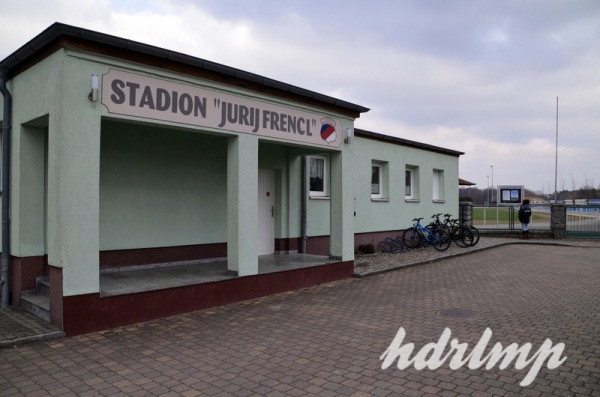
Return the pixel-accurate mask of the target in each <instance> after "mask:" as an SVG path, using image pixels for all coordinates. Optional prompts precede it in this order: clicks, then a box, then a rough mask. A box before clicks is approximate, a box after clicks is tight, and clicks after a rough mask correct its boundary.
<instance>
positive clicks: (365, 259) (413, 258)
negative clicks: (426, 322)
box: [354, 236, 600, 277]
mask: <svg viewBox="0 0 600 397" xmlns="http://www.w3.org/2000/svg"><path fill="white" fill-rule="evenodd" d="M508 244H534V245H537V244H546V245H560V246H570V247H596V248H600V240H599V239H595V240H593V239H590V240H586V239H568V240H554V239H530V240H519V239H515V238H500V237H485V236H482V237H481V239H480V240H479V242H478V243H477V244H476V245H475V246H474V247H467V248H461V247H459V246H457V245H456V244H452V245H450V247H449V248H448V249H447V250H446V251H442V252H440V251H436V250H435V249H434V248H433V247H430V246H423V247H420V248H416V249H408V250H401V251H398V252H391V253H386V252H383V253H382V252H379V253H376V254H372V255H362V256H361V255H357V257H356V258H355V270H354V275H355V276H357V277H366V276H371V275H374V274H379V273H383V272H386V271H389V270H396V269H399V268H402V267H408V266H414V265H420V264H423V263H428V262H434V261H437V260H441V259H445V258H448V257H454V256H460V255H465V254H470V253H472V252H477V251H480V250H485V249H488V248H491V247H497V246H501V245H508Z"/></svg>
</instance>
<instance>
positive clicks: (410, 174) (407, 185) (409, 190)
mask: <svg viewBox="0 0 600 397" xmlns="http://www.w3.org/2000/svg"><path fill="white" fill-rule="evenodd" d="M404 198H405V199H406V200H419V167H418V166H415V165H407V166H406V169H405V172H404Z"/></svg>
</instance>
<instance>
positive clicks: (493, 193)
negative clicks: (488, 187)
mask: <svg viewBox="0 0 600 397" xmlns="http://www.w3.org/2000/svg"><path fill="white" fill-rule="evenodd" d="M490 167H492V201H494V166H493V165H490Z"/></svg>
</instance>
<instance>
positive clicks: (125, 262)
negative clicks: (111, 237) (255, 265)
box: [100, 243, 227, 269]
mask: <svg viewBox="0 0 600 397" xmlns="http://www.w3.org/2000/svg"><path fill="white" fill-rule="evenodd" d="M226 256H227V243H218V244H198V245H184V246H177V247H158V248H139V249H126V250H113V251H100V268H101V269H106V268H117V267H123V266H137V265H148V264H154V263H165V262H184V261H193V260H199V259H209V258H223V257H226Z"/></svg>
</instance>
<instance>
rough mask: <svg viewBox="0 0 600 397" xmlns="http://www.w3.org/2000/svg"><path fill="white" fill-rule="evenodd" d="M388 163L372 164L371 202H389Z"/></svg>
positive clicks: (375, 162) (373, 162) (378, 162)
mask: <svg viewBox="0 0 600 397" xmlns="http://www.w3.org/2000/svg"><path fill="white" fill-rule="evenodd" d="M388 168H389V167H388V162H387V161H375V160H373V161H372V162H371V200H374V201H388V200H389V196H388V194H389V193H388V190H389V177H388V175H389V171H388Z"/></svg>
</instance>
